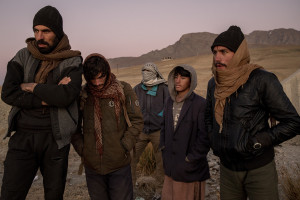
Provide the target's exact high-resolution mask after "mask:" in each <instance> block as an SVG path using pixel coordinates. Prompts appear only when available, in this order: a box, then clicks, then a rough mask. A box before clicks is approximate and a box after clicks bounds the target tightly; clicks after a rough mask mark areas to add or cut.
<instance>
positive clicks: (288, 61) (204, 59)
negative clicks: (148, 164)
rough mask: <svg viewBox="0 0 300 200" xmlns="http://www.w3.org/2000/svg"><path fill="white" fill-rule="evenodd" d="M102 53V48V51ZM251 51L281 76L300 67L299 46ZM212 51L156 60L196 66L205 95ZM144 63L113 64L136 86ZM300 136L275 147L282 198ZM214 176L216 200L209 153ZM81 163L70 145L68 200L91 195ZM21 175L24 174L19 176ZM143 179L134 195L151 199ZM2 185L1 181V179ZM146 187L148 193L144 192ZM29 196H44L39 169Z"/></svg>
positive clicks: (3, 109)
mask: <svg viewBox="0 0 300 200" xmlns="http://www.w3.org/2000/svg"><path fill="white" fill-rule="evenodd" d="M100 53H101V52H100ZM250 54H251V56H252V62H253V63H257V64H260V65H261V66H263V67H264V68H265V69H267V70H269V71H271V72H273V73H275V74H276V75H277V76H278V78H279V80H283V79H285V78H287V77H288V76H289V75H291V74H292V73H294V72H295V71H296V70H298V69H300V56H299V55H300V46H290V47H280V46H278V47H265V48H258V49H251V50H250ZM211 63H212V56H211V55H201V56H195V57H190V58H182V59H177V60H168V61H161V62H157V65H158V68H159V70H160V71H161V72H162V74H163V75H164V78H165V79H167V76H168V73H169V72H170V70H171V69H172V68H173V67H175V66H176V65H178V64H189V65H191V66H193V67H194V68H195V69H196V71H197V75H198V86H197V88H196V93H198V94H200V95H201V96H204V97H205V95H206V86H207V82H208V80H209V79H210V78H211V77H212V76H211V70H210V68H211ZM140 69H141V65H138V66H133V67H128V68H120V69H117V68H114V69H112V71H113V73H115V74H116V76H117V78H118V79H119V80H123V81H127V82H128V83H130V84H131V86H132V87H133V86H135V85H136V84H138V83H139V82H140V80H141V71H140ZM9 110H10V106H8V105H6V104H5V103H3V102H2V101H0V138H3V137H4V135H5V132H6V130H7V115H8V113H9ZM299 137H300V136H297V137H296V138H294V139H292V140H290V141H287V142H285V143H283V144H281V145H280V146H277V147H276V163H277V169H278V175H279V189H280V199H282V200H284V199H286V197H285V194H284V192H283V190H282V176H283V174H282V173H281V169H282V168H283V167H287V168H289V170H290V172H291V173H292V172H293V171H292V170H293V168H294V167H295V166H296V165H300V157H299V155H300V148H299V146H300V138H299ZM8 141H9V140H8V139H5V140H2V139H0V181H1V180H2V177H3V171H4V170H3V161H4V160H5V155H6V152H7V143H8ZM208 160H209V165H210V173H211V179H209V180H208V181H207V188H206V189H207V195H206V197H207V198H206V199H210V200H216V199H219V182H218V181H219V178H218V177H219V161H218V159H217V158H216V157H215V156H213V155H212V154H211V152H210V153H209V156H208ZM79 164H80V158H79V156H78V155H77V154H76V153H75V151H74V149H73V148H71V151H70V156H69V169H68V176H67V184H66V191H65V199H66V200H86V199H89V197H88V193H87V188H86V183H85V176H84V175H78V174H77V171H78V167H79ZM20 178H21V177H20ZM138 181H140V184H139V187H135V189H134V191H135V195H136V196H141V197H143V198H144V199H146V200H147V199H151V198H150V197H152V195H153V193H154V188H153V187H155V185H154V184H153V178H151V177H142V178H140V179H138ZM0 186H1V182H0ZM145 191H146V193H145ZM27 199H28V200H40V199H44V198H43V187H42V176H41V175H40V174H39V173H38V179H37V180H36V181H34V182H33V184H32V187H31V189H30V191H29V194H28V197H27Z"/></svg>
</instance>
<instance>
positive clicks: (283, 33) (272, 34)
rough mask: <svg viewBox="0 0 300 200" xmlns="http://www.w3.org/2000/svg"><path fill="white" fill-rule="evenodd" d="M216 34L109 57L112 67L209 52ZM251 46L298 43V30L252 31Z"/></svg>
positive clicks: (188, 36) (191, 35)
mask: <svg viewBox="0 0 300 200" xmlns="http://www.w3.org/2000/svg"><path fill="white" fill-rule="evenodd" d="M216 37H217V34H214V33H208V32H200V33H188V34H184V35H183V36H181V38H180V39H179V40H178V41H177V42H175V44H172V45H169V46H168V47H166V48H163V49H161V50H154V51H151V52H149V53H146V54H143V55H141V56H139V57H118V58H112V59H109V63H110V64H111V66H112V67H113V68H116V67H119V68H122V67H128V66H134V65H140V64H143V63H146V62H157V61H161V60H162V59H170V58H171V59H177V58H185V57H192V56H197V55H203V54H207V53H210V46H211V44H212V42H213V40H214V39H215V38H216ZM245 37H246V39H247V41H248V44H249V46H250V47H251V48H256V47H262V46H272V45H274V46H278V45H300V31H297V30H295V29H283V28H280V29H274V30H270V31H253V32H252V33H250V34H249V35H245Z"/></svg>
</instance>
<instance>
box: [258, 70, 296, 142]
mask: <svg viewBox="0 0 300 200" xmlns="http://www.w3.org/2000/svg"><path fill="white" fill-rule="evenodd" d="M260 80H261V83H260V87H261V90H260V91H259V92H260V95H261V96H262V101H263V104H264V105H265V106H266V109H267V110H268V111H269V113H270V115H271V116H272V117H274V118H275V119H276V121H278V122H279V123H278V124H277V125H275V126H273V127H271V128H270V129H268V130H264V131H261V132H259V133H257V134H256V138H255V139H256V140H257V141H258V142H260V143H261V144H262V146H263V147H265V146H270V145H277V144H280V143H281V142H284V141H286V140H288V139H290V138H292V137H294V136H296V135H297V134H299V133H300V132H299V130H300V117H299V114H298V113H297V111H296V109H295V108H294V106H293V105H292V103H291V102H290V100H289V98H288V97H287V96H286V94H285V92H284V91H283V88H282V85H281V83H280V82H279V80H278V79H277V77H276V76H275V75H274V74H273V73H267V75H266V77H263V78H261V79H260Z"/></svg>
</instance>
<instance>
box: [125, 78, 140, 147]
mask: <svg viewBox="0 0 300 200" xmlns="http://www.w3.org/2000/svg"><path fill="white" fill-rule="evenodd" d="M122 84H123V85H124V93H125V98H126V100H125V103H126V110H127V114H128V117H129V120H130V122H131V125H132V126H131V127H128V128H127V130H126V131H125V133H124V136H123V138H122V139H121V143H122V145H123V146H124V148H125V149H126V150H127V151H131V149H132V148H133V147H134V145H135V143H136V139H137V137H138V136H139V134H140V132H142V130H143V126H144V122H143V115H142V112H141V109H140V106H139V103H138V99H137V96H136V94H135V92H134V91H133V89H132V87H131V86H130V85H129V84H128V83H125V82H122Z"/></svg>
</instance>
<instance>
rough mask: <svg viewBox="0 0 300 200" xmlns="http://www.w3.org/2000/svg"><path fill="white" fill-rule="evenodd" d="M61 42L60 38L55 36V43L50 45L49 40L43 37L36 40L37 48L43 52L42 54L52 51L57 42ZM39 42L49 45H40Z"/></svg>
mask: <svg viewBox="0 0 300 200" xmlns="http://www.w3.org/2000/svg"><path fill="white" fill-rule="evenodd" d="M58 43H59V40H58V38H57V37H55V38H54V41H53V45H50V44H49V43H48V42H46V41H44V40H43V39H41V40H38V41H37V42H36V44H37V48H38V50H39V51H40V52H41V53H42V54H48V53H51V52H52V51H53V50H54V49H55V48H56V46H57V44H58ZM39 44H44V45H47V47H39V46H38V45H39Z"/></svg>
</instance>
